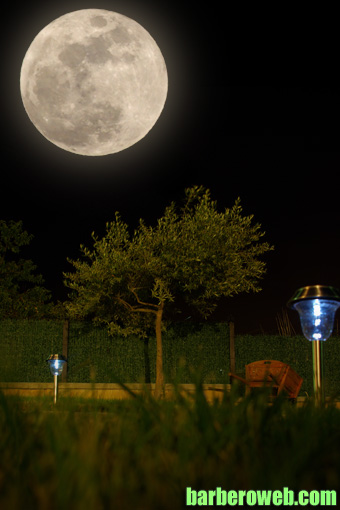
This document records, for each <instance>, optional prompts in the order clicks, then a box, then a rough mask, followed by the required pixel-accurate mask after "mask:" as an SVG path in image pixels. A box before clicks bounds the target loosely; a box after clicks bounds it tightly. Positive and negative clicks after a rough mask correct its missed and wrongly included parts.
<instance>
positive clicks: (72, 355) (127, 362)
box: [0, 320, 340, 395]
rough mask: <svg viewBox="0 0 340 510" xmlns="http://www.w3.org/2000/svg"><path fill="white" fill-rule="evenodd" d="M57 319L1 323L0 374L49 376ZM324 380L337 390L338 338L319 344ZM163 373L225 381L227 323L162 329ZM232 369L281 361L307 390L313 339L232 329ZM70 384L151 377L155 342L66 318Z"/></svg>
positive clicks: (58, 335) (57, 348) (57, 346)
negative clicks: (110, 333)
mask: <svg viewBox="0 0 340 510" xmlns="http://www.w3.org/2000/svg"><path fill="white" fill-rule="evenodd" d="M62 335H63V322H62V321H48V320H40V321H30V320H4V321H0V380H1V381H2V382H6V381H8V382H46V381H51V375H50V372H49V369H48V365H47V363H46V359H47V358H48V356H49V355H50V354H52V353H57V352H58V353H61V352H62ZM323 350H324V369H325V370H324V383H325V391H326V394H327V395H333V394H337V393H340V338H337V337H332V338H330V339H329V340H328V341H327V342H324V343H323ZM163 357H164V372H165V377H166V381H167V382H171V381H173V380H175V379H177V380H178V382H182V383H190V382H193V375H192V371H193V370H199V371H200V372H201V373H202V374H203V377H204V382H207V383H227V382H229V377H228V373H229V371H230V368H229V366H230V365H229V358H230V354H229V328H228V325H227V324H210V323H205V324H193V323H181V324H176V325H174V326H173V327H170V328H169V329H168V330H167V331H166V332H165V333H164V334H163ZM235 358H236V373H237V374H239V375H244V373H245V368H244V367H245V365H246V364H247V363H251V362H252V361H256V360H261V359H277V360H280V361H283V362H285V363H288V364H290V365H291V367H292V368H293V369H294V370H295V371H296V372H298V373H299V374H300V375H301V376H302V377H303V379H304V382H303V385H302V388H301V393H300V394H301V395H303V394H304V393H305V392H307V393H308V394H309V395H311V394H312V393H313V373H312V345H311V342H309V341H308V340H306V339H305V338H304V337H303V336H297V337H293V338H285V337H280V336H273V335H271V336H265V335H256V336H250V335H237V336H236V338H235ZM67 367H68V377H67V380H68V381H69V382H91V381H94V382H100V383H105V382H114V381H116V380H117V379H118V380H121V381H123V382H128V383H129V382H154V381H155V368H156V340H155V337H154V336H151V337H150V338H149V339H147V340H146V341H144V340H143V339H140V338H137V337H132V336H131V337H128V338H122V337H110V336H108V334H107V332H106V330H105V329H103V328H98V327H94V326H93V325H92V324H90V323H86V322H71V323H70V327H69V341H68V365H67Z"/></svg>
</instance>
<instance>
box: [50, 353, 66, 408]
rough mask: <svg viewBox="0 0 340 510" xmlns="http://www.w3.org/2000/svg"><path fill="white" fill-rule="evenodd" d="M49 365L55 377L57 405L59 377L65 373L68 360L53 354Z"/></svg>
mask: <svg viewBox="0 0 340 510" xmlns="http://www.w3.org/2000/svg"><path fill="white" fill-rule="evenodd" d="M47 363H48V364H49V367H50V370H51V374H52V375H53V377H54V403H55V404H56V403H57V397H58V375H60V374H61V373H62V371H63V368H64V365H65V363H66V358H65V357H64V356H62V355H61V354H51V356H50V357H49V358H48V360H47Z"/></svg>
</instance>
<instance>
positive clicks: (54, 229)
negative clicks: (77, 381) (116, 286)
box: [0, 0, 340, 333]
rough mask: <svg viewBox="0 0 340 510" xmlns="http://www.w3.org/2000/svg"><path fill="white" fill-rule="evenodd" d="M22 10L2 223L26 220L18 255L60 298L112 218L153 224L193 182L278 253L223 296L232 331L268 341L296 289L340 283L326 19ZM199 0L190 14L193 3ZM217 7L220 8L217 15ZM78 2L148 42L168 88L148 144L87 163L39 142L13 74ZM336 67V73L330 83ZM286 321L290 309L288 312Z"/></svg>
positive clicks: (333, 89)
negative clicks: (157, 53)
mask: <svg viewBox="0 0 340 510" xmlns="http://www.w3.org/2000/svg"><path fill="white" fill-rule="evenodd" d="M198 5H199V4H198V3H197V2H190V1H188V2H176V1H174V2H166V1H164V2H159V1H158V2H155V1H148V0H145V1H142V0H138V1H137V0H124V1H123V0H117V1H113V0H112V1H102V2H98V1H95V0H93V1H92V2H88V1H83V2H81V1H73V0H68V1H63V0H61V1H58V2H52V3H50V2H45V1H44V2H43V1H32V2H28V3H26V4H25V5H20V9H18V8H17V7H16V6H13V7H12V8H11V7H9V8H8V9H9V11H10V10H11V9H13V12H12V13H11V15H9V14H8V16H6V19H7V20H8V23H7V22H6V23H5V25H6V26H4V27H3V31H2V34H1V37H2V39H3V40H2V44H1V51H2V53H3V56H2V78H1V86H2V94H1V100H2V108H1V112H2V115H1V123H2V147H3V157H2V161H3V163H2V175H3V179H2V184H1V200H0V218H1V219H6V220H9V219H14V220H19V219H20V220H23V222H24V227H25V229H26V230H28V231H29V232H30V233H32V234H34V241H33V242H32V244H31V247H30V249H29V250H28V252H27V255H28V257H29V258H32V259H33V260H34V262H35V263H36V264H37V266H38V269H39V272H41V273H42V274H43V275H44V277H45V280H46V286H47V287H48V288H50V289H51V290H52V291H53V292H54V297H55V298H56V299H64V298H65V297H66V292H65V290H64V289H63V285H62V271H67V270H69V269H70V266H69V265H68V264H67V262H66V257H71V258H76V257H77V256H78V254H79V245H80V244H81V243H84V244H89V241H90V234H91V232H92V231H93V230H94V231H96V232H97V233H98V234H103V233H104V229H105V222H106V221H110V220H111V219H112V218H113V215H114V212H115V211H117V210H118V211H120V213H121V214H122V217H123V219H124V220H125V221H126V222H127V223H129V224H130V225H131V226H134V225H136V224H137V221H138V219H139V218H140V217H142V218H144V219H145V220H146V221H147V222H153V221H155V220H156V219H157V218H158V217H159V216H160V215H162V213H163V211H164V208H165V207H166V205H168V204H169V203H170V202H171V201H172V200H176V201H179V200H181V199H182V198H183V194H184V189H185V188H186V187H188V186H191V185H193V184H203V185H205V186H206V187H208V188H210V189H211V191H212V195H213V198H214V199H216V200H217V201H218V204H219V206H220V207H221V208H224V207H231V206H232V205H233V203H234V201H235V199H236V198H237V197H238V196H240V197H241V201H242V206H243V209H244V213H245V214H254V220H255V221H256V222H259V223H261V225H262V229H263V230H264V231H266V236H265V240H267V241H268V242H270V243H271V244H274V245H275V251H274V252H271V253H270V254H268V256H266V260H267V268H268V270H267V275H266V277H265V278H264V279H263V281H262V287H263V291H262V292H261V293H259V294H253V295H246V296H238V297H237V298H234V299H232V300H226V301H224V302H223V303H222V304H221V305H220V307H219V309H218V313H217V314H216V316H215V318H216V320H223V319H226V318H228V317H229V315H230V314H232V315H233V317H234V319H235V322H236V331H239V332H243V331H247V332H250V333H256V332H260V331H265V332H272V331H273V332H275V330H276V315H277V313H279V312H280V311H281V309H282V307H284V306H285V303H286V302H287V300H288V299H289V298H290V297H291V295H292V294H293V292H294V291H295V290H296V289H297V288H298V287H300V286H303V285H312V284H326V285H334V286H336V287H340V274H339V261H340V243H339V226H340V225H339V222H340V213H339V163H340V154H339V149H340V146H339V134H340V127H339V124H340V87H338V86H337V85H338V80H337V76H336V71H337V68H338V41H337V39H336V38H337V32H336V31H335V29H334V30H333V28H332V19H333V15H332V13H331V12H320V11H315V12H312V11H311V10H310V11H309V12H308V15H307V14H306V13H297V12H295V11H294V13H292V12H288V11H287V12H274V11H270V12H268V11H266V12H265V11H264V12H261V11H260V10H259V8H258V6H256V8H255V9H254V8H253V10H252V11H249V7H248V6H247V7H246V8H243V9H241V11H240V12H238V13H236V12H231V11H228V10H226V9H225V7H224V6H223V3H221V2H217V1H215V2H214V1H212V2H210V3H209V8H208V7H205V8H200V7H199V6H198ZM200 5H201V4H200ZM222 6H223V9H222ZM82 8H104V9H108V10H113V11H116V12H119V13H121V14H124V15H126V16H129V17H131V18H133V19H135V20H136V21H137V22H139V23H140V24H141V25H142V26H144V28H146V29H147V30H148V31H149V32H150V34H151V35H152V36H153V37H154V39H155V40H156V42H157V43H158V45H159V47H160V49H161V51H162V53H163V56H164V59H165V61H166V64H167V69H168V75H169V92H168V98H167V102H166V105H165V108H164V111H163V113H162V115H161V117H160V118H159V120H158V122H157V123H156V125H155V126H154V127H153V129H152V130H151V131H150V132H149V134H148V135H147V136H146V137H145V138H144V139H143V140H141V141H140V142H138V143H137V144H136V145H134V146H133V147H131V148H129V149H126V150H124V151H122V152H120V153H117V154H112V155H109V156H102V157H84V156H78V155H75V154H72V153H70V152H67V151H64V150H62V149H60V148H58V147H56V146H54V145H53V144H52V143H50V142H49V141H47V140H46V139H45V138H44V137H43V136H42V135H41V134H40V133H39V132H38V131H37V130H36V128H35V127H34V126H33V124H32V123H31V122H30V120H29V118H28V117H27V114H26V112H25V110H24V108H23V105H22V101H21V96H20V88H19V76H20V68H21V63H22V60H23V58H24V55H25V53H26V51H27V49H28V47H29V45H30V43H31V42H32V40H33V38H34V37H35V36H36V35H37V33H38V32H39V31H40V30H41V29H42V28H43V27H44V26H46V25H47V24H48V23H50V22H51V21H53V20H54V19H55V18H57V17H59V16H61V15H63V14H66V13H67V12H71V11H74V10H77V9H82ZM333 73H334V74H333ZM293 317H294V314H293V315H292V318H293Z"/></svg>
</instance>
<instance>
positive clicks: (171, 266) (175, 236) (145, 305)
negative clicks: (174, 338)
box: [65, 186, 272, 384]
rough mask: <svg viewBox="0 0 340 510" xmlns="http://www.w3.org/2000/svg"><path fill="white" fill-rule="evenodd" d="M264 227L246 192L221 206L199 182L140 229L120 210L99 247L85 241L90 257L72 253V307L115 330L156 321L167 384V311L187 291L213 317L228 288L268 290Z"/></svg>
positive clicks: (139, 328) (159, 376)
mask: <svg viewBox="0 0 340 510" xmlns="http://www.w3.org/2000/svg"><path fill="white" fill-rule="evenodd" d="M263 235H264V232H261V226H260V225H259V224H253V216H243V215H242V207H241V204H240V199H237V200H236V202H235V204H234V206H233V207H232V208H230V209H225V210H224V211H222V212H219V211H218V209H217V203H216V202H215V201H213V200H212V199H211V194H210V191H209V190H207V189H205V188H203V187H198V186H194V187H192V188H188V189H187V190H186V191H185V202H184V205H183V206H182V207H180V208H179V207H177V206H176V204H175V203H171V204H170V205H169V206H168V207H167V208H166V209H165V212H164V215H163V216H162V217H161V218H160V219H159V220H158V221H157V223H156V225H154V226H150V225H146V223H145V222H144V221H143V220H142V219H141V220H140V221H139V224H138V226H137V228H136V229H135V230H134V232H133V233H132V234H130V233H129V228H128V225H127V224H126V223H124V222H123V220H122V218H121V216H120V215H119V213H116V214H115V218H114V220H113V221H111V222H109V223H107V224H106V234H105V235H104V236H103V237H102V238H98V237H97V236H96V235H95V233H92V239H93V248H92V249H89V248H86V247H85V246H81V252H82V259H81V260H80V259H78V260H69V262H70V263H71V264H72V265H73V267H74V269H75V271H74V272H72V273H71V272H70V273H66V274H65V284H66V286H68V287H69V288H71V289H72V292H71V294H70V301H69V303H68V304H67V308H68V311H69V313H70V315H71V316H73V317H78V318H80V317H81V318H84V317H91V318H92V319H93V320H95V321H99V322H103V323H105V324H107V325H108V328H109V331H110V332H111V333H112V334H113V333H119V334H123V335H128V334H131V333H136V334H138V335H141V336H143V335H144V336H145V335H146V334H147V332H148V330H149V329H150V327H151V326H153V327H155V330H156V339H157V367H156V384H157V383H159V384H161V383H163V372H162V341H161V331H162V325H163V321H164V312H165V311H166V310H167V309H168V308H169V306H170V305H171V304H176V301H177V299H178V298H181V299H182V300H183V301H184V302H186V303H187V304H188V305H189V306H192V307H195V308H196V309H197V310H198V311H199V312H200V313H201V315H202V316H203V317H208V316H209V314H211V313H212V311H213V310H214V309H215V307H216V305H217V303H218V300H219V298H221V297H222V296H229V297H230V296H233V295H235V294H238V293H240V292H258V291H259V290H261V288H260V286H259V280H260V279H261V278H262V277H263V275H264V274H265V262H263V261H262V260H260V259H259V257H260V256H261V255H263V254H264V253H266V252H267V251H269V250H271V249H272V247H271V246H270V245H269V244H268V243H266V242H260V240H261V238H262V237H263Z"/></svg>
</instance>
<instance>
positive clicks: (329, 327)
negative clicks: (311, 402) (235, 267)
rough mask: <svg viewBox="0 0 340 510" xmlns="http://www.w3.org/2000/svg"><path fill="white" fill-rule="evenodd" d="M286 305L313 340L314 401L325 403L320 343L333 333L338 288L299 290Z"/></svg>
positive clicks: (339, 295)
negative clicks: (297, 317)
mask: <svg viewBox="0 0 340 510" xmlns="http://www.w3.org/2000/svg"><path fill="white" fill-rule="evenodd" d="M287 306H288V307H289V308H292V309H293V310H296V311H297V312H298V313H299V316H300V322H301V327H302V332H303V334H304V336H305V337H306V338H307V339H308V340H310V341H312V342H313V344H312V345H313V385H314V397H315V402H316V404H320V403H323V402H324V399H325V396H324V388H323V381H322V379H323V356H322V351H323V349H322V346H323V344H322V342H324V341H325V340H327V338H329V337H330V336H331V334H332V331H333V324H334V316H335V312H336V311H337V309H338V308H339V306H340V291H339V290H338V289H335V288H334V287H328V286H326V285H310V286H307V287H302V288H300V289H298V290H297V291H296V292H295V294H294V295H293V297H292V298H291V299H290V300H289V301H288V303H287Z"/></svg>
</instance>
